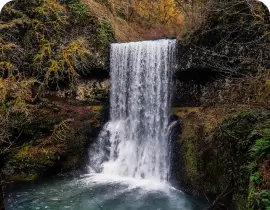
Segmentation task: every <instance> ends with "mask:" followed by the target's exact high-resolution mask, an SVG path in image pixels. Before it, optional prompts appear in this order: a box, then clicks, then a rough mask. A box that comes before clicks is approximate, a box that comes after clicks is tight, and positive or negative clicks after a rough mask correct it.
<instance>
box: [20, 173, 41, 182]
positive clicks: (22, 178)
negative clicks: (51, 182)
mask: <svg viewBox="0 0 270 210" xmlns="http://www.w3.org/2000/svg"><path fill="white" fill-rule="evenodd" d="M37 177H38V175H37V174H32V173H30V174H23V175H22V176H20V177H17V178H16V179H15V181H33V180H36V179H37Z"/></svg>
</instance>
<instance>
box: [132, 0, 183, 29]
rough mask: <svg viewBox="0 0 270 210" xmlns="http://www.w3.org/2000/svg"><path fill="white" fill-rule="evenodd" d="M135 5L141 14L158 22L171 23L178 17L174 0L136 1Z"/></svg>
mask: <svg viewBox="0 0 270 210" xmlns="http://www.w3.org/2000/svg"><path fill="white" fill-rule="evenodd" d="M134 6H135V8H136V10H137V11H138V13H139V14H140V15H141V16H143V17H144V18H146V19H148V20H149V21H152V22H154V23H157V24H164V25H171V24H172V23H174V22H175V21H176V18H177V13H178V12H177V9H176V5H175V2H174V0H157V1H148V0H142V1H140V2H139V3H137V2H135V1H134Z"/></svg>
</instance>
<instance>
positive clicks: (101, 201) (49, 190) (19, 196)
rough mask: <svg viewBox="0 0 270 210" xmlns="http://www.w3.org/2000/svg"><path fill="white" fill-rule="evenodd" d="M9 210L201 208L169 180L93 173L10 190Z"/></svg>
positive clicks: (187, 209) (7, 201) (160, 209)
mask: <svg viewBox="0 0 270 210" xmlns="http://www.w3.org/2000/svg"><path fill="white" fill-rule="evenodd" d="M5 205H6V209H7V210H43V209H46V210H62V209H63V210H64V209H70V210H101V209H103V210H197V209H198V210H199V209H202V208H201V207H200V206H199V205H198V204H197V203H196V202H195V201H194V200H193V199H192V198H190V197H188V196H186V195H185V194H184V193H183V192H181V191H179V190H176V189H175V188H173V187H171V186H170V185H169V184H167V183H159V182H153V181H147V180H135V179H123V178H121V177H108V176H106V175H101V174H99V175H91V176H85V177H81V178H79V179H75V180H55V181H51V182H45V183H40V184H37V185H27V186H23V187H21V188H20V189H17V190H15V191H13V192H11V193H9V194H8V195H7V197H6V199H5Z"/></svg>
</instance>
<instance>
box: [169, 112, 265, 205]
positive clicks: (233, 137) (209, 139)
mask: <svg viewBox="0 0 270 210" xmlns="http://www.w3.org/2000/svg"><path fill="white" fill-rule="evenodd" d="M226 109H227V111H226ZM174 112H175V113H177V114H178V116H180V117H181V120H182V135H181V138H180V140H179V141H178V145H179V146H178V148H180V149H178V150H179V151H178V152H177V154H178V158H175V161H180V162H179V167H181V170H182V171H183V172H181V173H180V176H179V179H180V183H181V185H182V186H183V187H184V188H186V189H187V191H189V192H192V193H194V194H201V195H204V194H206V195H216V196H220V198H219V199H220V200H221V202H225V203H226V202H227V201H228V202H229V200H230V201H231V203H232V202H235V205H236V206H241V205H242V203H246V204H247V198H248V185H249V171H248V168H247V166H248V163H249V148H250V146H251V145H252V144H253V142H254V138H252V133H254V131H255V130H256V129H257V127H258V126H259V125H260V124H263V122H264V121H265V120H266V119H267V118H268V116H269V112H267V110H260V109H245V108H243V107H239V108H238V109H236V108H235V109H234V110H231V109H230V108H228V107H227V108H224V110H222V108H221V107H209V108H190V109H189V108H177V109H174ZM242 206H243V205H242ZM237 208H238V207H237ZM238 209H241V208H240V207H239V208H238ZM242 209H244V207H243V208H242Z"/></svg>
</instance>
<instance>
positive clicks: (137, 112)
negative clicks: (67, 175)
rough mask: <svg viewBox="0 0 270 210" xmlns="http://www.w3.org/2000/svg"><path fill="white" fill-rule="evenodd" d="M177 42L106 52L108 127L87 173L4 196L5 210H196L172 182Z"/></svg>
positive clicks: (117, 46)
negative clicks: (171, 114) (108, 56)
mask: <svg viewBox="0 0 270 210" xmlns="http://www.w3.org/2000/svg"><path fill="white" fill-rule="evenodd" d="M176 45H177V41H175V40H159V41H146V42H134V43H125V44H113V45H112V46H111V96H110V97H111V98H110V100H111V107H110V121H109V122H108V123H107V124H106V125H105V126H104V128H103V130H102V131H101V133H100V135H99V138H98V139H97V141H96V143H95V144H94V145H93V147H92V148H91V149H90V151H89V155H90V163H89V173H90V174H87V175H83V176H80V177H79V178H75V179H72V180H51V183H50V182H46V183H42V184H39V185H37V186H31V185H29V186H25V187H24V188H22V189H18V190H15V191H13V192H11V193H9V195H8V198H7V199H6V207H7V210H14V209H16V210H29V209H51V210H53V209H55V210H56V209H57V210H58V209H73V210H75V209H80V210H89V209H92V210H100V209H106V210H140V209H144V210H153V209H156V210H158V209H160V210H161V209H166V210H193V209H194V210H195V209H203V208H198V205H197V204H196V202H194V200H193V199H192V198H191V197H189V196H187V195H185V194H184V193H183V192H182V191H181V190H177V189H175V188H174V187H172V186H171V185H170V184H169V183H168V182H167V181H168V179H169V176H170V156H171V155H170V137H169V133H170V127H172V126H173V124H171V125H169V110H170V106H171V104H170V101H171V95H170V94H171V81H172V70H173V66H174V64H175V51H176Z"/></svg>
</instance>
